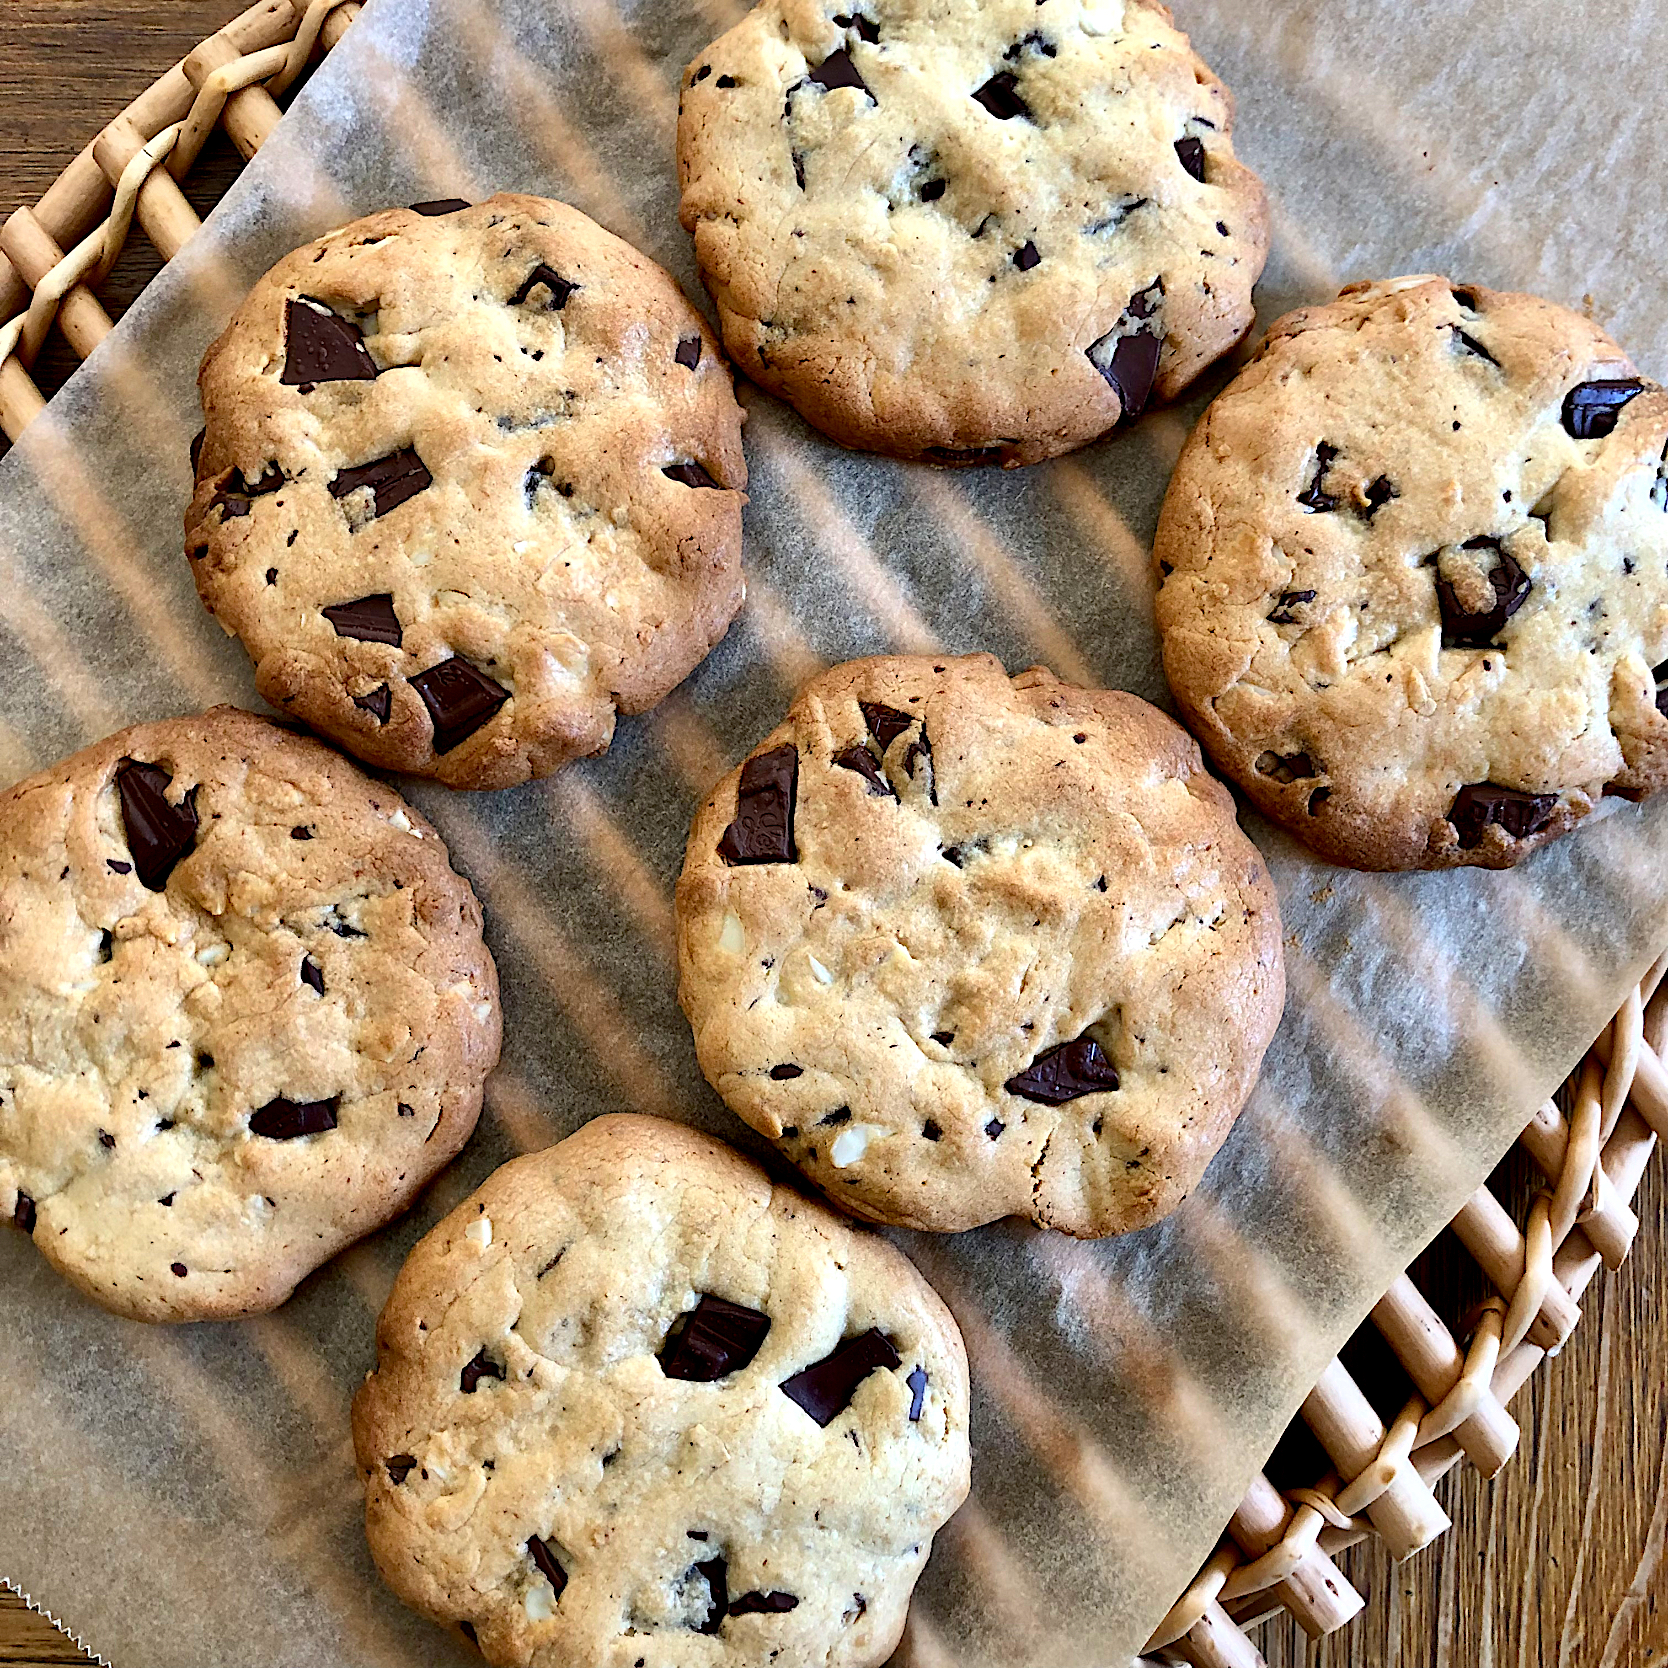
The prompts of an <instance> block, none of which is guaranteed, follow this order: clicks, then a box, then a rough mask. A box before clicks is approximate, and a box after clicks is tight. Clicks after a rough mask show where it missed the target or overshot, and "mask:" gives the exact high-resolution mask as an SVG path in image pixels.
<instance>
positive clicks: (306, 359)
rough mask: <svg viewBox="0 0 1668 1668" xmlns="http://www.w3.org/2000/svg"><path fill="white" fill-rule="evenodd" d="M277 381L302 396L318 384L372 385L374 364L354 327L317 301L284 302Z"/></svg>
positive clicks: (363, 341)
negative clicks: (281, 355)
mask: <svg viewBox="0 0 1668 1668" xmlns="http://www.w3.org/2000/svg"><path fill="white" fill-rule="evenodd" d="M278 380H279V381H280V382H281V383H284V384H286V385H287V386H288V387H291V388H300V390H301V391H302V393H304V394H307V393H311V392H312V390H313V388H314V387H315V386H316V385H317V384H318V383H321V382H374V381H375V380H376V361H375V360H374V359H373V358H371V356H370V353H369V351H368V350H367V349H366V347H365V338H364V337H363V336H361V335H360V334H359V330H358V328H357V326H355V325H353V324H350V323H349V322H348V321H347V320H346V319H344V318H343V317H341V315H340V314H338V313H333V312H332V311H331V310H330V309H329V308H328V307H326V306H325V305H324V303H323V302H320V301H312V300H309V299H306V298H302V299H301V300H298V301H286V302H285V303H284V371H283V375H281V376H280V377H279V378H278Z"/></svg>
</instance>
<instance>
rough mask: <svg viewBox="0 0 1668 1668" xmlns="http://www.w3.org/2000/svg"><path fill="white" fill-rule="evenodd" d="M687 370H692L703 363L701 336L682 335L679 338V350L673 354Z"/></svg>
mask: <svg viewBox="0 0 1668 1668" xmlns="http://www.w3.org/2000/svg"><path fill="white" fill-rule="evenodd" d="M672 357H673V358H674V359H675V360H677V362H678V363H679V364H680V365H682V366H683V368H684V369H685V370H686V371H692V370H694V369H695V367H696V366H697V365H699V364H700V363H701V338H700V337H699V336H682V337H680V338H679V339H678V351H677V352H676V353H675V354H673V355H672Z"/></svg>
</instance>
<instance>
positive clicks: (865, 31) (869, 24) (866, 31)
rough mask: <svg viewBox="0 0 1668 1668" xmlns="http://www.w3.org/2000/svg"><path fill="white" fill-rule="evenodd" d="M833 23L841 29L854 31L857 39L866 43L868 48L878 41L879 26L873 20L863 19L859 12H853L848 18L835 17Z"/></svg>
mask: <svg viewBox="0 0 1668 1668" xmlns="http://www.w3.org/2000/svg"><path fill="white" fill-rule="evenodd" d="M834 21H835V23H836V24H837V25H838V26H839V27H840V28H842V29H855V30H856V31H857V38H858V39H859V40H862V41H867V42H868V43H869V45H870V46H873V45H874V44H875V43H876V42H877V41H878V40H879V39H880V25H879V24H878V23H876V22H875V21H874V19H873V18H867V17H864V15H863V14H862V13H861V12H853V13H851V14H850V15H849V16H843V17H839V16H837V17H836V18H835V19H834Z"/></svg>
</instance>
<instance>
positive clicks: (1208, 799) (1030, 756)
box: [677, 655, 1285, 1237]
mask: <svg viewBox="0 0 1668 1668" xmlns="http://www.w3.org/2000/svg"><path fill="white" fill-rule="evenodd" d="M677 918H678V962H679V967H680V970H681V973H682V981H681V985H680V988H679V995H680V998H681V1000H682V1002H683V1007H684V1011H685V1013H687V1014H688V1015H689V1020H690V1024H691V1025H692V1026H693V1027H694V1031H695V1049H696V1053H697V1055H698V1056H699V1058H700V1062H701V1069H702V1070H703V1071H704V1072H705V1073H706V1075H707V1078H708V1080H709V1081H710V1082H711V1083H712V1085H713V1087H714V1088H715V1089H717V1091H718V1092H719V1094H721V1095H722V1096H723V1097H724V1099H725V1100H726V1101H727V1102H728V1103H729V1105H730V1106H731V1108H732V1109H733V1110H734V1111H735V1112H737V1113H738V1114H739V1115H740V1116H741V1117H742V1118H744V1119H746V1121H747V1122H748V1123H750V1124H751V1125H752V1126H753V1127H754V1128H755V1129H757V1130H759V1131H761V1132H762V1133H763V1134H765V1135H768V1136H769V1137H770V1138H771V1139H772V1140H774V1141H775V1142H776V1143H777V1144H778V1145H779V1146H780V1147H781V1149H782V1151H783V1152H784V1153H786V1154H787V1155H788V1157H790V1158H791V1159H793V1161H794V1162H795V1163H796V1164H798V1165H799V1167H800V1168H801V1169H802V1170H804V1172H805V1173H806V1174H807V1175H808V1176H810V1177H811V1178H812V1179H813V1180H815V1181H816V1183H817V1184H818V1185H819V1186H820V1187H821V1188H823V1190H824V1191H825V1192H827V1193H828V1194H829V1196H830V1197H831V1198H832V1199H833V1200H834V1201H835V1202H836V1203H837V1204H839V1205H841V1206H843V1207H844V1208H845V1209H847V1210H850V1211H853V1212H855V1213H856V1214H858V1215H860V1216H867V1217H872V1218H874V1219H876V1220H879V1221H882V1222H895V1223H902V1224H904V1225H907V1226H909V1227H916V1228H936V1229H946V1230H951V1229H960V1228H972V1227H976V1226H978V1224H980V1223H982V1222H989V1221H992V1220H993V1219H994V1218H996V1217H1000V1216H1007V1215H1017V1216H1029V1217H1030V1218H1031V1219H1032V1220H1033V1221H1035V1222H1037V1223H1039V1224H1041V1225H1042V1226H1044V1227H1051V1228H1061V1229H1064V1230H1065V1231H1066V1232H1067V1233H1071V1234H1077V1235H1079V1236H1082V1237H1095V1236H1099V1235H1104V1234H1114V1233H1122V1232H1124V1231H1125V1230H1127V1229H1131V1228H1139V1227H1143V1226H1145V1225H1146V1224H1147V1223H1149V1222H1153V1221H1155V1220H1156V1219H1157V1218H1159V1217H1161V1216H1163V1215H1165V1214H1166V1213H1167V1212H1169V1211H1171V1210H1173V1209H1174V1208H1175V1206H1176V1205H1177V1204H1178V1203H1179V1202H1180V1200H1181V1199H1182V1197H1183V1195H1185V1194H1186V1193H1187V1192H1188V1190H1189V1189H1191V1188H1192V1187H1193V1185H1194V1184H1195V1183H1196V1182H1197V1181H1198V1179H1199V1177H1200V1175H1201V1174H1202V1173H1203V1171H1204V1168H1205V1166H1206V1164H1207V1163H1208V1162H1209V1161H1210V1158H1211V1155H1212V1154H1213V1153H1214V1152H1215V1151H1216V1149H1217V1148H1218V1147H1219V1146H1220V1145H1221V1143H1222V1141H1223V1138H1224V1137H1225V1136H1226V1135H1227V1133H1228V1128H1229V1126H1230V1125H1231V1124H1232V1123H1233V1120H1234V1118H1235V1116H1236V1115H1237V1114H1238V1112H1239V1109H1240V1107H1241V1106H1242V1105H1243V1104H1244V1102H1245V1099H1246V1096H1247V1095H1248V1094H1249V1093H1250V1091H1251V1086H1252V1084H1253V1083H1254V1082H1255V1080H1256V1076H1257V1071H1258V1068H1259V1066H1260V1064H1261V1061H1262V1057H1263V1052H1264V1050H1265V1049H1266V1048H1267V1046H1268V1043H1269V1039H1270V1038H1271V1037H1272V1036H1273V1034H1274V1029H1275V1026H1276V1024H1277V1023H1278V1021H1279V1018H1280V1010H1281V1006H1282V1003H1283V1001H1284V994H1285V982H1284V968H1283V962H1282V958H1281V949H1280V918H1279V912H1278V908H1277V905H1276V900H1275V895H1274V889H1273V886H1272V884H1271V883H1270V880H1269V877H1268V872H1267V870H1266V869H1265V868H1264V866H1263V862H1262V859H1261V857H1260V856H1259V855H1258V853H1257V849H1256V847H1255V846H1253V845H1252V844H1251V842H1250V841H1249V840H1247V839H1246V838H1245V836H1244V835H1243V834H1241V833H1240V831H1239V828H1238V827H1237V826H1236V824H1235V822H1234V808H1233V801H1232V800H1231V799H1230V798H1229V796H1228V793H1227V790H1226V789H1225V788H1223V787H1222V786H1221V784H1220V783H1218V782H1216V781H1215V780H1214V779H1213V778H1212V777H1210V776H1209V775H1208V774H1207V773H1206V772H1205V770H1204V768H1203V765H1202V763H1201V761H1200V757H1199V750H1198V748H1197V747H1196V746H1195V745H1194V744H1193V742H1192V741H1191V740H1190V739H1189V738H1188V737H1187V735H1186V734H1185V733H1184V732H1183V731H1182V730H1181V729H1180V727H1179V726H1177V725H1175V724H1173V723H1172V722H1171V721H1170V720H1169V719H1168V718H1166V717H1164V715H1163V714H1162V713H1160V712H1158V711H1157V710H1156V709H1154V708H1153V707H1150V706H1148V705H1147V704H1146V702H1144V701H1140V700H1137V699H1136V698H1135V697H1134V696H1132V695H1125V694H1121V693H1114V692H1109V691H1106V690H1089V689H1077V688H1074V687H1072V686H1071V685H1070V684H1064V683H1061V682H1060V681H1059V680H1058V679H1057V678H1055V677H1054V675H1053V674H1052V673H1050V672H1048V671H1046V670H1044V669H1043V668H1042V667H1033V668H1032V669H1031V670H1030V671H1028V672H1022V673H1021V674H1020V675H1019V676H1018V677H1016V678H1013V679H1011V680H1010V679H1009V678H1008V677H1007V676H1006V674H1005V673H1004V672H1003V670H1002V668H1001V666H1000V665H999V664H998V663H997V662H996V660H995V659H994V658H992V657H991V656H989V655H970V656H968V657H967V658H966V659H961V660H948V659H946V660H930V659H917V658H897V659H879V660H858V661H853V662H851V663H850V664H848V665H845V666H837V667H835V668H834V669H833V670H832V671H829V672H825V673H823V674H822V675H821V676H820V677H817V678H813V679H812V680H811V682H810V683H808V684H807V685H806V686H805V688H804V689H803V690H801V691H800V693H799V696H798V698H797V699H796V700H795V702H794V704H793V706H792V707H791V708H790V709H789V712H788V717H787V720H786V722H785V723H783V724H781V725H779V726H778V727H777V728H776V729H775V730H774V731H772V732H771V734H770V735H769V736H768V737H767V738H766V739H765V740H764V741H763V742H762V743H761V744H760V746H759V748H758V750H757V751H756V752H755V753H754V754H753V756H752V757H751V758H750V759H748V760H747V762H746V763H745V764H744V765H742V767H741V768H740V770H738V771H734V772H732V773H731V774H730V775H729V776H727V777H726V778H725V779H724V781H722V782H721V783H719V785H718V787H717V788H716V789H715V790H714V792H713V793H712V795H711V796H710V797H709V798H708V800H707V802H706V803H705V804H704V805H703V806H702V807H701V809H700V811H699V812H698V813H697V815H696V818H695V825H694V828H693V830H692V831H691V834H690V838H689V849H688V853H687V855H686V857H685V860H684V869H683V875H682V877H681V879H680V880H679V882H678V889H677Z"/></svg>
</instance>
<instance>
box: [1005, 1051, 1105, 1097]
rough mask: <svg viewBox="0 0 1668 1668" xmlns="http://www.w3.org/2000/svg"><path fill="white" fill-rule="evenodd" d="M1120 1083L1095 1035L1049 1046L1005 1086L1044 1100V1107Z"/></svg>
mask: <svg viewBox="0 0 1668 1668" xmlns="http://www.w3.org/2000/svg"><path fill="white" fill-rule="evenodd" d="M1117 1086H1118V1073H1117V1070H1116V1068H1115V1067H1114V1066H1113V1064H1112V1062H1111V1061H1110V1060H1108V1059H1107V1057H1106V1055H1105V1053H1104V1052H1103V1051H1102V1049H1101V1046H1100V1044H1099V1043H1098V1042H1096V1041H1095V1039H1094V1038H1093V1037H1079V1038H1077V1040H1076V1041H1075V1042H1068V1043H1061V1044H1060V1045H1059V1046H1058V1047H1056V1048H1050V1049H1046V1050H1045V1051H1044V1052H1043V1053H1041V1054H1039V1055H1038V1056H1037V1057H1036V1059H1034V1060H1033V1061H1032V1062H1031V1064H1030V1065H1028V1066H1027V1067H1026V1068H1025V1070H1024V1071H1022V1072H1016V1073H1015V1074H1014V1075H1013V1076H1012V1077H1010V1078H1009V1079H1008V1081H1007V1082H1006V1083H1004V1084H1003V1085H1002V1087H1003V1088H1005V1089H1006V1090H1007V1091H1008V1093H1009V1094H1010V1095H1018V1096H1020V1098H1021V1099H1023V1100H1036V1101H1041V1102H1042V1104H1043V1105H1044V1106H1060V1105H1063V1104H1064V1103H1065V1102H1066V1101H1068V1100H1076V1099H1077V1097H1078V1096H1079V1095H1096V1094H1100V1093H1102V1092H1103V1091H1105V1090H1108V1089H1116V1088H1117Z"/></svg>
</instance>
